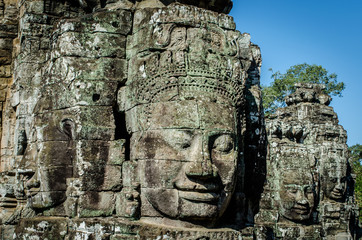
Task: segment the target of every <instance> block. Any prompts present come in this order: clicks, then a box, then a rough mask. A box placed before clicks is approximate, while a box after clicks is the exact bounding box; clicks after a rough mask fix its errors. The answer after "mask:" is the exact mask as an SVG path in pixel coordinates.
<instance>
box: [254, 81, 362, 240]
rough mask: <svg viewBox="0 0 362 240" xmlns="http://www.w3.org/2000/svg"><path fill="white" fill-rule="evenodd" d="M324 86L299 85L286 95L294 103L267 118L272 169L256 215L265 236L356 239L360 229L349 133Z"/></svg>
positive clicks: (289, 103)
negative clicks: (358, 227)
mask: <svg viewBox="0 0 362 240" xmlns="http://www.w3.org/2000/svg"><path fill="white" fill-rule="evenodd" d="M323 89H324V86H323V85H317V84H299V85H297V90H296V92H295V93H293V94H291V95H289V96H288V97H287V98H286V103H287V105H288V106H287V107H285V108H281V109H278V110H277V112H276V113H275V114H273V115H271V116H269V117H268V118H267V119H266V123H267V133H268V140H269V148H268V149H269V152H268V158H267V165H268V174H267V183H266V185H265V187H264V192H263V197H262V200H261V210H260V212H259V213H258V215H257V217H256V225H258V226H260V229H259V232H258V235H259V236H268V237H271V238H276V239H279V238H283V239H284V238H288V239H351V238H352V237H353V236H355V234H356V232H355V231H356V230H357V222H356V219H357V218H356V217H357V214H358V212H357V211H356V210H357V209H358V208H357V206H356V203H355V202H354V196H353V178H352V176H351V171H350V167H349V165H348V149H347V144H346V141H347V134H346V131H345V130H344V129H343V127H342V126H340V125H338V119H337V115H336V113H335V112H334V111H333V109H332V108H331V107H329V106H328V104H329V103H330V101H331V98H330V97H329V96H328V95H326V94H325V93H323ZM334 237H335V238H334Z"/></svg>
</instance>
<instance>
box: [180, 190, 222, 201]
mask: <svg viewBox="0 0 362 240" xmlns="http://www.w3.org/2000/svg"><path fill="white" fill-rule="evenodd" d="M178 192H179V197H180V198H183V199H186V200H190V201H194V202H215V201H217V200H218V199H219V194H218V193H214V192H194V191H180V190H179V191H178Z"/></svg>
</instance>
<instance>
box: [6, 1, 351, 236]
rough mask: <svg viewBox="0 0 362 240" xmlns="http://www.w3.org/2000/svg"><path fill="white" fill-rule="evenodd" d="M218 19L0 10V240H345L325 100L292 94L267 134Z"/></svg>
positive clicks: (157, 8)
mask: <svg viewBox="0 0 362 240" xmlns="http://www.w3.org/2000/svg"><path fill="white" fill-rule="evenodd" d="M231 8H232V1H231V0H203V1H194V0H137V1H136V0H129V1H128V0H78V1H71V0H61V1H55V0H4V1H1V2H0V10H1V11H0V15H1V14H2V13H3V14H2V15H1V16H0V17H1V19H0V20H1V21H0V26H1V28H0V33H1V35H0V39H1V41H0V50H1V51H0V53H1V54H2V55H1V57H0V64H1V68H0V69H1V71H0V74H1V77H0V81H1V82H0V109H1V113H2V114H1V132H0V133H1V142H0V144H1V146H0V147H1V154H0V163H1V164H0V194H1V196H0V219H1V227H0V238H1V239H110V240H116V239H130V240H131V239H177V240H181V239H183V240H186V239H188V240H189V239H195V240H196V239H283V238H284V239H288V238H289V239H333V238H331V237H334V236H339V237H346V239H348V238H351V237H352V236H353V234H354V232H353V231H354V230H353V229H354V225H353V224H354V223H355V222H354V221H355V215H354V214H355V205H354V202H353V200H354V199H353V189H352V188H351V186H352V182H353V179H352V178H351V175H350V172H349V168H348V164H347V158H348V154H347V152H346V151H347V150H346V133H345V131H344V130H343V128H342V127H340V126H339V125H338V123H337V116H336V114H335V113H334V112H333V110H332V109H331V108H330V107H328V106H327V103H328V102H329V101H330V99H329V97H328V96H326V95H325V94H323V93H322V88H321V87H320V86H301V87H300V88H299V89H298V90H297V92H296V93H295V94H294V95H292V96H290V98H288V100H287V101H288V104H289V105H290V106H289V107H287V108H285V109H281V110H280V111H279V112H278V113H277V114H276V115H275V116H272V117H271V118H269V119H268V121H267V124H268V131H266V130H265V126H264V115H263V109H262V105H261V103H262V100H261V92H260V83H259V78H260V66H261V56H260V49H259V47H258V46H256V45H255V44H253V43H251V41H250V35H249V34H247V33H240V32H239V31H237V30H236V26H235V23H234V21H233V19H232V17H230V16H229V15H227V14H228V13H229V11H230V10H231ZM267 137H268V141H269V148H267ZM268 149H269V151H268ZM331 169H333V171H331ZM348 229H352V230H348Z"/></svg>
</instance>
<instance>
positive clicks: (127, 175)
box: [122, 161, 140, 187]
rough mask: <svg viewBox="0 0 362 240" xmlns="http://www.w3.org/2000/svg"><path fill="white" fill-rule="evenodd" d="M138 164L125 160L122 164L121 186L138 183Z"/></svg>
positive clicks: (130, 185)
mask: <svg viewBox="0 0 362 240" xmlns="http://www.w3.org/2000/svg"><path fill="white" fill-rule="evenodd" d="M137 168H138V164H137V162H136V161H125V162H124V163H123V165H122V176H123V187H132V186H134V184H135V183H139V182H140V181H139V177H138V175H137Z"/></svg>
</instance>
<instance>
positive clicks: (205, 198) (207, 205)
mask: <svg viewBox="0 0 362 240" xmlns="http://www.w3.org/2000/svg"><path fill="white" fill-rule="evenodd" d="M144 193H145V196H146V198H147V200H148V201H149V203H150V204H151V205H152V206H153V207H154V208H155V209H156V210H157V211H159V212H161V213H162V214H164V215H166V216H168V217H171V218H174V219H190V220H192V219H194V220H208V219H209V220H213V219H216V218H217V217H218V216H219V215H220V213H221V211H220V209H221V208H220V202H225V203H226V201H225V198H223V200H222V199H220V196H216V195H212V194H202V193H198V192H187V193H185V192H180V191H179V190H177V189H147V190H146V191H145V192H144ZM222 205H225V204H222Z"/></svg>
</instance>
